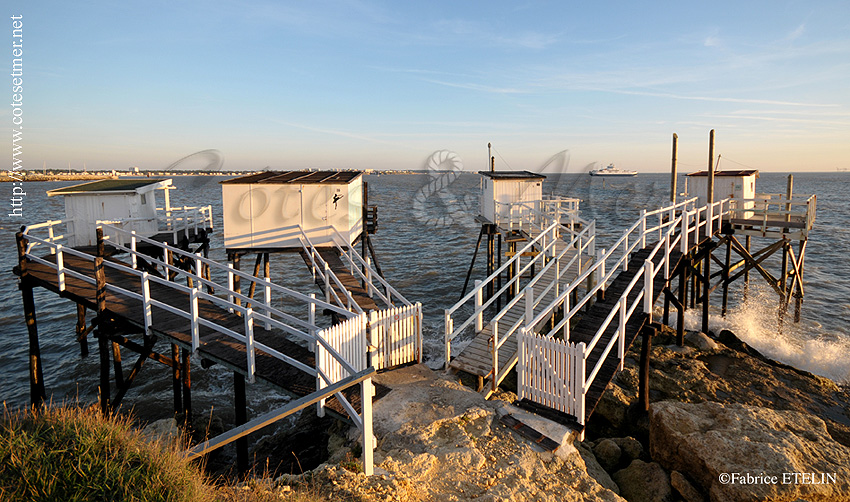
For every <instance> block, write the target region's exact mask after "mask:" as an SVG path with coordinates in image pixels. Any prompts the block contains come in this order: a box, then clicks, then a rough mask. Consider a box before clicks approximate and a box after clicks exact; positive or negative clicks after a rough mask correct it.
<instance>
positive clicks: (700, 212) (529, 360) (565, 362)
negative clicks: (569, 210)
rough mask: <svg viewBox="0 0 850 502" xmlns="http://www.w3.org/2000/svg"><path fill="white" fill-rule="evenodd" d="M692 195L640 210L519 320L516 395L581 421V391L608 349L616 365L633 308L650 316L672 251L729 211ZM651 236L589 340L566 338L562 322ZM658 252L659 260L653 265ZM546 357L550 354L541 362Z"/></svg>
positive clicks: (683, 248) (690, 241)
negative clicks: (547, 326)
mask: <svg viewBox="0 0 850 502" xmlns="http://www.w3.org/2000/svg"><path fill="white" fill-rule="evenodd" d="M695 201H696V198H694V199H689V200H686V201H683V202H680V203H678V204H674V205H672V206H669V207H666V208H662V209H658V210H655V211H645V210H643V211H641V217H640V218H639V219H638V221H637V222H636V223H635V224H634V225H632V226H631V227H630V228H629V229H627V230H626V231H625V232H624V233H623V235H622V236H621V237H620V238H619V239H618V240H617V241H616V243H615V244H614V245H613V246H612V247H611V248H609V250H607V251H604V250H603V251H601V252H600V256H599V258H598V259H597V260H596V261H595V262H594V263H593V265H592V266H591V267H589V268H588V269H587V270H585V271H584V272H583V273H582V274H581V275H580V276H579V277H578V278H577V279H576V280H575V281H574V282H573V283H572V284H570V285H568V286H567V287H566V288H564V291H562V292H561V293H560V294H559V295H558V296H557V297H556V298H555V299H554V300H553V301H552V302H551V303H550V304H549V305H548V306H547V307H546V308H544V309H542V311H541V312H540V314H538V315H537V316H536V317H534V318H533V319H532V320H531V321H530V322H529V321H526V322H525V324H524V325H523V326H522V328H521V331H520V337H519V340H520V354H519V355H518V361H517V363H518V367H517V372H518V375H519V377H518V380H519V382H518V393H519V397H520V399H529V400H532V401H534V402H538V403H539V404H543V405H545V406H550V407H553V408H554V409H557V410H559V411H562V412H564V413H568V414H570V415H573V416H575V417H576V419H577V420H578V422H579V423H580V424H582V425H583V424H584V423H585V416H584V415H585V397H586V395H587V392H588V390H589V389H590V386H591V385H592V384H593V382H594V380H595V378H596V376H597V375H598V373H599V371H600V370H601V368H602V365H603V364H604V362H605V361H606V360H607V359H608V356H609V355H610V354H611V352H612V351H614V350H615V347H616V351H617V352H616V357H617V360H618V362H619V368H620V369H622V367H623V360H624V357H625V349H626V347H625V341H626V323H627V322H628V320H629V318H630V317H631V316H632V314H633V313H634V312H635V311H636V310H637V309H639V308H641V309H642V312H643V313H645V314H649V315H651V313H652V309H653V305H654V301H655V295H654V289H655V281H657V280H661V281H665V282H666V281H667V280H669V278H670V273H671V270H670V265H671V263H670V256H671V253H672V252H673V251H675V250H677V249H679V250H681V252H683V253H686V252H688V250H689V249H690V248H691V247H692V246H693V245H694V244H695V243H696V242H697V241H698V239H699V238H700V236H701V235H702V236H705V235H711V234H713V232H716V231H717V230H719V228H720V222H721V219H722V218H724V217H725V216H727V215H728V214H729V211H730V204H729V200H728V199H725V200H722V201H718V202H715V203H713V204H707V205H706V206H703V207H700V208H696V207H695ZM656 220H657V222H656ZM701 230H702V233H700V231H701ZM656 237H657V238H658V240H657V242H656V243H655V245H654V246H653V247H652V249H651V251H650V253H649V255H648V256H647V258H646V259H645V260H644V262H643V266H642V267H641V269H640V270H638V271H636V273H635V274H634V277H633V278H632V280H631V281H630V282H629V284H628V285H627V286H626V288H625V291H624V292H623V293H622V294H621V295H620V297H618V298H617V299H616V301H615V302H614V304H615V306H614V307H613V308H612V309H611V311H610V312H609V313H608V315H607V316H606V318H605V319H604V321H603V322H602V324H601V325H600V326H599V328H598V329H597V331H596V333H595V334H594V336H593V338H592V339H591V340H590V341H589V342H587V343H585V342H579V343H573V342H571V341H570V332H569V326H570V321H571V320H572V318H573V317H574V316H575V315H576V314H577V313H578V312H579V311H580V310H581V309H582V308H583V307H584V306H585V305H586V304H587V303H588V302H590V301H591V300H592V299H593V298H595V296H596V293H597V292H598V291H600V290H604V288H605V287H606V285H607V284H610V282H612V281H613V280H614V277H615V274H618V273H619V270H620V269H621V268H622V270H624V271H625V270H628V262H629V259H630V255H631V254H632V253H633V252H634V251H635V249H636V248H638V247H639V249H644V248H646V247H647V245H646V241H647V239H655V238H656ZM618 254H619V256H618ZM659 255H660V256H661V259H660V260H659V261H658V263H656V258H657V256H659ZM608 262H612V263H610V265H611V266H610V268H609V267H608V266H606V263H608ZM606 270H607V273H606ZM591 274H593V275H595V276H596V277H598V278H600V279H599V280H598V281H597V283H596V285H595V286H594V287H593V288H591V289H589V290H588V291H587V294H586V295H585V296H584V297H583V298H581V299H580V300H578V301H577V302H576V303H575V305H572V306H571V305H570V304H569V298H570V296H571V295H572V294H573V292H574V291H575V290H576V289H577V287H578V285H579V284H581V283H582V282H583V281H585V280H586V279H588V278H589V277H591ZM634 291H639V292H638V294H637V295H635V297H634V298H633V299H632V300H631V302H629V296H630V295H631V294H632V293H633V292H634ZM561 306H563V307H564V312H565V313H564V316H563V319H562V320H561V321H560V322H558V323H557V324H556V325H555V326H554V327H553V328H552V329H551V330H549V331H548V332H546V333H543V334H536V333H534V329H535V328H536V326H538V325H539V324H541V322H542V320H543V319H545V318H546V315H547V313H548V312H551V311H552V310H554V309H556V308H559V307H561ZM612 323H616V326H617V331H616V334H615V335H614V336H612V337H611V339H610V340H609V341H608V343H607V344H606V345H605V347H602V348H601V353H600V354H599V355H598V357H597V358H596V364H595V365H594V366H593V367H592V368H589V367H588V366H589V363H590V362H591V359H590V358H591V355H592V354H593V352H594V349H596V347H597V345H598V344H599V342H600V341H601V340H602V335H603V334H604V333H605V331H606V330H607V329H608V328H609V327H610V326H611V325H612ZM561 332H562V333H563V342H561V343H559V344H558V343H554V342H553V340H554V339H555V337H556V336H557V335H558V334H560V333H561ZM547 357H552V358H553V359H552V360H547V359H546V358H547ZM541 358H542V359H541ZM588 371H589V373H588ZM557 378H560V379H561V380H557ZM565 378H566V380H564V379H565ZM552 379H555V380H552Z"/></svg>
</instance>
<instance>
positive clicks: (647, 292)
mask: <svg viewBox="0 0 850 502" xmlns="http://www.w3.org/2000/svg"><path fill="white" fill-rule="evenodd" d="M654 267H655V264H654V263H652V260H645V261H644V262H643V281H644V282H643V284H644V287H643V311H644V312H645V313H647V314H649V315H652V305H653V303H655V302H654V301H653V300H654V298H653V296H654V293H653V278H654V277H653V276H654V275H655V270H654Z"/></svg>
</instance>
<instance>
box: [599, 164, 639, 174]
mask: <svg viewBox="0 0 850 502" xmlns="http://www.w3.org/2000/svg"><path fill="white" fill-rule="evenodd" d="M590 175H591V176H637V171H628V170H626V169H617V168H616V167H614V164H608V167H606V168H605V169H594V170H592V171H590Z"/></svg>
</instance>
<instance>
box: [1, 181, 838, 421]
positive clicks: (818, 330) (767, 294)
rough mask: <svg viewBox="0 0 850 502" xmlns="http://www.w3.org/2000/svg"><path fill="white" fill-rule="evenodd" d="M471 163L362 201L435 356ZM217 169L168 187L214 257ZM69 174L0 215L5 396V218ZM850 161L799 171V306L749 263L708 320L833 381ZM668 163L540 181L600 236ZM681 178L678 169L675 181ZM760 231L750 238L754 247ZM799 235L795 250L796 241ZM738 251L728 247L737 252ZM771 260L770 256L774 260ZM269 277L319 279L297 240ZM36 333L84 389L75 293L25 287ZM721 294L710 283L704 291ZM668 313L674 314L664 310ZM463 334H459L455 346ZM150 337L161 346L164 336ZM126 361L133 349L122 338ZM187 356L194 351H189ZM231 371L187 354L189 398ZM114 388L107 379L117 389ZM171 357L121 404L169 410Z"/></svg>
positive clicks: (52, 202)
mask: <svg viewBox="0 0 850 502" xmlns="http://www.w3.org/2000/svg"><path fill="white" fill-rule="evenodd" d="M786 176H787V175H784V174H779V173H764V174H762V175H761V177H760V179H759V180H758V182H757V191H758V192H761V193H764V192H767V193H784V191H785V186H786ZM479 178H480V177H479V176H478V175H476V174H472V173H463V174H460V175H459V176H457V175H452V176H443V175H441V174H440V173H436V172H432V173H430V174H418V175H386V174H384V175H380V176H378V175H369V176H366V177H365V179H366V181H367V182H368V183H369V203H370V204H371V205H377V206H378V208H379V209H378V233H377V234H376V235H374V236H372V237H373V243H374V247H375V250H376V254H377V258H378V260H379V263H380V265H381V268H382V270H383V272H384V275H385V276H386V277H387V279H388V280H389V281H390V282H391V283H392V284H393V286H394V287H395V288H396V289H397V290H398V291H400V292H401V293H402V294H403V295H404V296H405V297H406V298H408V299H409V300H410V301H413V302H417V301H418V302H421V303H422V304H423V308H424V330H423V331H424V339H425V342H424V352H425V358H426V361H427V362H428V363H429V364H430V365H431V366H432V367H435V368H436V367H439V366H440V365H441V364H442V360H443V358H444V352H443V351H444V345H443V336H444V333H443V310H444V309H447V308H450V307H451V306H452V305H453V304H454V303H455V302H456V301H457V300H458V299H459V298H460V296H461V291H462V288H463V284H464V279H465V278H466V274H467V271H468V269H469V267H470V262H471V259H472V255H473V252H474V249H475V244H476V240H477V238H478V233H479V230H480V225H479V224H478V223H476V222H475V215H477V214H478V197H479V192H480V186H479ZM222 179H225V178H224V177H209V176H184V177H175V178H174V185H175V186H176V187H177V190H174V191H173V192H172V193H171V202H172V205H175V206H180V205H206V204H212V206H213V215H214V219H215V223H216V226H217V228H216V229H215V231H214V234H213V240H212V246H213V250H212V253H211V257H212V258H214V259H219V260H222V261H223V260H224V258H225V256H224V250H223V249H222V237H221V236H222V233H221V221H222V220H221V187H220V185H219V184H218V181H221V180H222ZM71 184H74V183H72V182H29V183H26V187H25V188H26V191H27V196H26V200H25V203H24V215H25V216H24V219H23V221H17V220H15V221H12V220H10V219H9V218H5V219H3V223H2V229H0V274H2V277H3V280H2V281H0V291H2V296H0V298H2V300H0V301H2V305H0V307H2V308H0V326H2V334H0V358H2V359H0V375H2V380H0V381H2V382H3V385H2V391H0V399H2V400H4V401H5V402H6V403H7V406H9V407H17V406H22V405H26V404H27V403H28V402H29V380H28V359H27V353H28V352H27V347H28V345H27V329H26V326H25V324H24V320H23V308H22V304H21V296H20V292H19V291H18V288H17V279H16V278H15V276H14V275H13V274H12V267H13V266H14V265H15V263H16V252H15V239H14V232H15V231H17V230H18V228H19V226H20V224H21V223H31V224H32V223H38V222H42V221H45V220H47V219H48V218H50V219H58V218H63V217H64V205H63V201H62V200H61V198H59V197H47V196H46V195H45V191H46V190H48V189H53V188H58V187H61V186H67V185H71ZM848 184H850V173H841V172H836V173H804V174H795V179H794V187H795V192H796V193H800V194H803V193H806V194H812V193H814V194H817V196H818V213H817V221H816V223H815V228H814V230H813V231H812V232H811V233H810V235H809V243H808V247H807V250H806V261H805V272H804V278H805V280H804V287H805V301H804V303H803V308H802V320H801V322H800V323H797V324H795V323H793V303H792V306H791V316H790V319H789V318H786V320H785V322H784V323H783V324H782V326H781V329H780V326H779V323H778V316H777V314H776V306H777V305H778V303H779V300H778V297H777V295H776V293H774V292H773V291H772V290H771V289H770V288H768V287H766V285H765V284H764V281H763V280H762V279H761V277H760V276H758V274H757V273H755V272H752V273H751V274H750V287H749V289H748V291H747V295H746V300H744V299H743V290H742V284H741V281H740V280H739V281H738V282H737V283H736V284H734V286H733V287H732V288H731V290H730V291H731V292H730V294H731V300H730V306H731V307H730V310H729V312H728V313H727V315H726V316H725V317H721V316H720V314H719V311H717V310H716V309H715V308H714V306H712V315H711V318H710V328H711V330H713V331H719V330H720V329H724V328H725V329H730V330H732V331H734V332H735V333H736V334H737V335H738V336H739V337H741V338H742V339H743V340H744V341H746V342H747V343H749V344H750V345H752V346H753V347H755V348H756V349H758V350H760V351H762V352H763V353H764V354H765V355H767V356H768V357H771V358H774V359H777V360H779V361H782V362H785V363H787V364H791V365H793V366H796V367H798V368H801V369H804V370H807V371H811V372H813V373H816V374H820V375H823V376H826V377H829V378H832V379H834V380H836V381H838V382H841V383H847V382H850V358H847V357H846V354H848V349H850V327H848V323H847V320H848V318H850V270H848V268H847V267H846V266H844V265H845V263H846V255H847V252H848V250H850V248H849V247H848V242H850V230H848V229H847V228H846V227H845V224H846V222H847V221H850V204H848V203H847V199H846V196H845V192H846V187H847V186H848ZM669 187H670V180H669V175H665V174H641V175H638V176H637V177H634V178H624V179H606V178H598V177H591V176H588V175H586V174H562V175H554V176H549V177H548V178H547V180H546V182H545V184H544V193H554V194H556V195H559V196H566V197H577V198H580V199H581V209H582V217H583V218H585V219H595V220H596V222H597V236H598V243H597V249H599V248H605V247H607V246H608V245H610V244H611V243H613V242H614V241H615V240H616V239H617V238H618V237H619V235H620V234H621V232H622V231H623V230H624V229H626V228H628V227H629V226H631V225H632V224H633V223H634V222H635V221H636V219H637V218H638V216H639V213H640V210H641V209H642V208H646V209H654V208H657V207H661V206H663V205H666V204H667V203H668V201H669ZM683 187H684V181H683V178H680V180H679V190H682V189H683ZM758 244H759V242H758V241H754V244H753V246H754V249H758V248H757V247H756V246H758ZM796 248H797V246H796V244H795V251H796ZM483 255H484V252H483V250H482V252H481V253H479V256H478V259H477V261H476V263H475V266H474V267H473V275H472V277H473V279H475V278H478V279H481V278H483V277H484V275H485V266H486V265H485V259H484V258H483ZM733 256H734V254H733ZM774 262H775V260H774V261H773V262H772V261H770V260H768V267H773V269H774V270H776V268H775V263H774ZM271 273H272V280H273V281H275V282H278V283H280V284H283V285H286V286H289V287H291V288H293V289H296V290H299V291H302V292H304V293H318V290H316V289H315V286H314V285H313V284H312V281H311V278H310V276H309V274H308V272H307V269H306V267H305V266H304V264H303V262H302V261H301V259H300V257H298V255H297V254H280V255H272V258H271ZM35 300H36V308H37V319H38V330H39V340H40V343H41V354H42V361H43V367H44V379H45V387H46V390H47V393H48V395H49V396H51V398H52V400H53V401H54V402H60V401H63V400H65V401H68V400H70V401H74V402H94V401H95V400H96V399H97V386H98V381H99V370H98V365H99V363H98V356H97V347H96V343H94V342H92V341H91V339H90V341H89V344H90V348H91V354H90V355H89V356H88V357H82V356H81V355H80V350H79V345H78V344H77V343H76V342H75V341H74V325H75V322H76V309H75V306H74V304H73V303H72V302H70V301H69V300H65V299H62V298H60V297H58V296H57V295H55V294H53V293H49V292H47V291H45V290H43V289H41V288H36V290H35ZM713 303H714V304H719V296H717V297H716V299H714V300H713ZM699 310H700V309H696V310H689V311H688V316H687V317H686V327H688V328H689V329H694V328H697V327H698V326H699V325H700V318H699V317H698V311H699ZM673 317H675V316H673ZM464 343H468V340H464V339H460V340H458V341H457V346H456V349H455V350H457V348H460V347H462V346H463V344H464ZM157 349H158V350H160V351H164V352H167V351H168V348H167V344H165V343H163V342H162V341H161V342H160V343H159V344H158V346H157ZM124 352H125V353H124V365H125V372H126V371H128V368H129V367H130V366H131V365H132V364H133V362H135V359H136V357H137V356H136V355H135V354H134V353H132V352H131V351H126V350H125V351H124ZM193 366H194V363H193ZM232 385H233V376H232V373H230V372H229V371H227V370H226V369H224V368H222V367H219V366H213V367H211V368H209V369H206V370H205V369H201V368H200V367H199V366H196V367H194V369H193V374H192V400H193V407H194V408H195V409H196V410H208V409H210V408H211V407H215V408H216V409H222V408H224V409H228V410H229V409H232V404H231V402H230V396H231V395H232ZM113 392H114V391H113ZM172 399H173V398H172V395H171V383H170V371H169V370H168V369H167V368H165V367H164V366H162V365H161V364H159V363H156V362H154V361H148V363H147V364H146V365H145V366H144V368H143V369H142V371H141V372H140V373H139V377H138V378H137V380H136V382H135V383H134V385H133V387H132V388H131V390H130V391H129V392H128V394H127V396H126V397H125V400H124V404H125V405H126V406H132V407H134V412H135V413H136V414H137V415H138V416H139V417H141V418H143V419H150V420H153V419H157V418H163V417H166V416H170V414H171V410H172V406H173V405H172ZM288 399H289V397H288V396H286V395H284V394H282V393H279V392H276V391H275V390H273V389H270V388H268V387H267V386H264V385H263V384H256V385H254V386H251V387H249V391H248V401H249V402H248V406H249V413H250V414H251V415H252V416H255V414H257V413H262V412H264V411H268V410H270V409H273V408H275V407H277V406H280V405H281V404H282V403H285V402H286V401H287V400H288Z"/></svg>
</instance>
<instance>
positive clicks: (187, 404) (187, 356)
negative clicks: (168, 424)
mask: <svg viewBox="0 0 850 502" xmlns="http://www.w3.org/2000/svg"><path fill="white" fill-rule="evenodd" d="M182 352H183V354H182V356H183V364H182V365H181V368H180V370H181V371H180V376H181V380H182V382H183V416H184V417H185V421H186V425H187V426H188V427H191V426H192V374H191V354H192V353H191V351H188V350H183V351H182Z"/></svg>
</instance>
